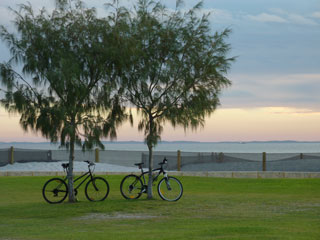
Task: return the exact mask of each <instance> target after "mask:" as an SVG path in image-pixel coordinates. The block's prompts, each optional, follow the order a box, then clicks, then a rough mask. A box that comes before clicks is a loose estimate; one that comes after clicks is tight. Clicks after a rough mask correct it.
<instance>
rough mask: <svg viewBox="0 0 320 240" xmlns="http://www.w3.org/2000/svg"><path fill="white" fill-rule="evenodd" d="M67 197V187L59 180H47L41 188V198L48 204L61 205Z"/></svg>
mask: <svg viewBox="0 0 320 240" xmlns="http://www.w3.org/2000/svg"><path fill="white" fill-rule="evenodd" d="M67 195H68V186H67V184H66V182H65V181H64V180H63V179H61V178H52V179H50V180H48V181H47V182H46V183H45V184H44V186H43V188H42V196H43V198H44V200H46V201H47V202H48V203H61V202H63V201H64V200H65V199H66V197H67Z"/></svg>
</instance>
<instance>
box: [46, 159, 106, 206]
mask: <svg viewBox="0 0 320 240" xmlns="http://www.w3.org/2000/svg"><path fill="white" fill-rule="evenodd" d="M84 162H86V163H88V172H86V173H84V174H83V175H81V176H80V177H78V178H76V179H75V180H74V183H75V182H77V181H78V180H80V179H82V178H84V179H83V181H82V182H81V183H79V184H78V186H76V187H75V188H74V194H75V195H77V194H78V188H79V187H80V186H81V185H82V184H83V183H84V182H85V181H86V180H87V179H90V180H89V181H88V182H87V185H86V187H85V189H84V192H85V195H86V197H87V199H88V200H89V201H93V202H97V201H103V200H105V199H106V198H107V196H108V194H109V189H110V188H109V184H108V182H107V181H106V180H105V179H104V178H102V177H94V176H93V172H94V167H95V164H94V163H93V162H89V161H84ZM62 167H63V170H64V171H65V172H66V173H67V175H68V171H69V163H63V164H62ZM66 180H67V177H65V178H64V179H61V178H52V179H50V180H48V181H47V182H46V183H45V184H44V186H43V188H42V195H43V198H44V199H45V200H46V201H47V202H48V203H61V202H63V201H64V200H65V199H66V197H67V195H68V185H67V183H66Z"/></svg>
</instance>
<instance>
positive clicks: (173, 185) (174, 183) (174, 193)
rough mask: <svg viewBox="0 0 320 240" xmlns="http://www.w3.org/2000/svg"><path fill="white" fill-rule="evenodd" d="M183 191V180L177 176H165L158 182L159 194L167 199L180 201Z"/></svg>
mask: <svg viewBox="0 0 320 240" xmlns="http://www.w3.org/2000/svg"><path fill="white" fill-rule="evenodd" d="M182 193H183V187H182V184H181V182H180V181H179V180H178V179H176V178H175V177H167V178H166V177H164V178H162V179H161V180H160V182H159V184H158V194H159V196H160V197H161V198H162V199H163V200H166V201H171V202H173V201H178V200H179V199H180V198H181V196H182Z"/></svg>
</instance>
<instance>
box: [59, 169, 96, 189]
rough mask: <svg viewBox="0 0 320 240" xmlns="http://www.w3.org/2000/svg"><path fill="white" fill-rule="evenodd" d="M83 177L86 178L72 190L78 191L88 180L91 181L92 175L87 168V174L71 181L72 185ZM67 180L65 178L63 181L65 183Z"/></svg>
mask: <svg viewBox="0 0 320 240" xmlns="http://www.w3.org/2000/svg"><path fill="white" fill-rule="evenodd" d="M66 171H67V173H68V170H66ZM84 176H86V177H85V179H84V180H83V181H82V182H81V183H79V185H78V186H76V187H75V188H74V190H78V188H79V187H80V186H81V185H82V184H83V183H84V182H85V181H86V180H87V179H88V178H91V179H93V175H92V172H91V170H90V168H89V170H88V172H86V173H84V174H82V175H81V176H79V177H77V178H76V179H75V180H73V183H75V182H77V181H78V180H80V179H81V178H83V177H84ZM67 178H68V177H67V176H66V177H65V178H64V179H63V180H64V181H65V182H66V180H67Z"/></svg>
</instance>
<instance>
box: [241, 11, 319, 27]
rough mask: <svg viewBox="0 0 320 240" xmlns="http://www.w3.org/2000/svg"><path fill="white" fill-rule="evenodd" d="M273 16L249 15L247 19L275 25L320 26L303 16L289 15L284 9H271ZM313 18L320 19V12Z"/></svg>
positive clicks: (314, 14)
mask: <svg viewBox="0 0 320 240" xmlns="http://www.w3.org/2000/svg"><path fill="white" fill-rule="evenodd" d="M270 11H271V12H272V14H270V13H260V14H258V15H247V16H246V18H247V19H250V20H252V21H258V22H273V23H291V24H298V25H313V26H315V25H319V24H318V23H317V22H316V21H314V20H313V19H311V18H309V17H306V16H302V15H300V14H297V13H289V12H287V11H284V10H282V9H270ZM312 16H313V17H319V18H320V12H315V13H313V14H312Z"/></svg>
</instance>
